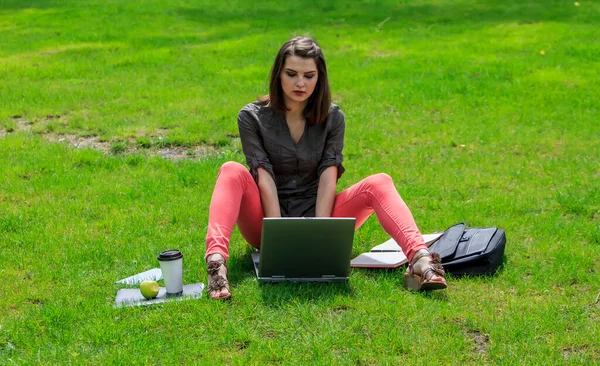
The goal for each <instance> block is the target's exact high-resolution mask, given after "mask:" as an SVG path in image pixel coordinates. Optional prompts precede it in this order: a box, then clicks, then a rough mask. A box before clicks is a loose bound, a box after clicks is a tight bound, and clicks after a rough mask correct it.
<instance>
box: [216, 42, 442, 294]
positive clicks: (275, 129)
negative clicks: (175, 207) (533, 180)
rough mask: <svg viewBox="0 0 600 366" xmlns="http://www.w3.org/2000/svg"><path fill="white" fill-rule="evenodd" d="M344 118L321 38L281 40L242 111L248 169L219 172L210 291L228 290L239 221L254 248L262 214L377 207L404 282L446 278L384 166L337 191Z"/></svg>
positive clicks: (424, 284) (363, 216) (331, 213)
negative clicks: (256, 94) (256, 95)
mask: <svg viewBox="0 0 600 366" xmlns="http://www.w3.org/2000/svg"><path fill="white" fill-rule="evenodd" d="M344 127H345V122H344V114H343V113H342V111H341V110H340V108H339V107H338V106H337V105H335V104H332V103H331V93H330V91H329V82H328V80H327V68H326V66H325V58H324V57H323V53H322V52H321V48H319V46H318V45H317V44H316V42H315V41H314V40H312V39H311V38H307V37H295V38H292V39H290V40H289V41H287V42H285V43H284V44H283V46H282V47H281V49H280V50H279V53H278V54H277V57H276V58H275V62H274V64H273V68H272V70H271V77H270V85H269V95H267V96H264V97H263V98H261V99H260V100H259V101H257V102H254V103H250V104H248V105H247V106H245V107H244V108H242V110H241V111H240V113H239V115H238V128H239V132H240V138H241V140H242V148H243V151H244V155H245V156H246V163H247V164H248V166H249V167H250V171H248V170H247V169H246V168H245V167H244V166H243V165H242V164H239V163H236V162H226V163H225V164H223V166H222V167H221V170H220V171H219V175H218V177H217V182H216V185H215V189H214V192H213V196H212V200H211V203H210V214H209V220H208V233H207V236H206V256H205V259H206V261H207V263H208V292H209V295H210V297H212V298H214V299H224V298H228V297H230V296H231V292H230V289H229V283H228V281H227V266H226V265H225V262H226V261H227V259H228V257H229V250H228V248H229V241H230V238H231V233H232V231H233V228H234V226H235V224H236V223H237V225H238V228H239V230H240V233H241V234H242V236H243V237H244V239H246V241H247V242H248V243H249V244H250V245H252V246H253V247H255V248H260V240H261V230H262V220H263V218H264V217H281V216H288V217H300V216H304V217H309V216H317V217H354V218H356V228H355V229H358V228H359V227H360V226H361V225H362V224H363V223H364V222H365V221H366V220H367V218H368V217H369V216H370V215H371V214H372V213H373V211H375V214H376V215H377V218H378V220H379V222H380V223H381V226H382V227H383V229H384V230H385V231H386V232H387V233H388V234H389V235H390V236H391V237H392V238H394V240H395V241H396V242H397V243H399V245H400V247H401V248H402V251H403V252H404V253H405V254H406V256H407V258H408V260H409V263H410V264H409V266H408V269H407V271H406V273H405V279H406V281H407V285H409V287H411V288H413V289H416V290H432V289H443V288H446V281H445V280H444V270H443V269H442V266H441V264H440V261H439V256H438V255H437V254H436V253H433V255H432V254H431V253H430V252H429V250H428V249H427V246H425V244H424V242H423V238H422V236H421V234H420V232H419V229H418V228H417V225H416V224H415V221H414V219H413V217H412V214H411V212H410V210H409V209H408V207H407V206H406V204H405V203H404V201H403V200H402V198H400V195H399V194H398V191H397V190H396V187H395V186H394V183H393V182H392V179H391V178H390V177H389V176H388V175H386V174H383V173H381V174H375V175H372V176H369V177H367V178H365V179H364V180H362V181H360V182H358V183H357V184H355V185H353V186H351V187H350V188H348V189H346V190H344V191H343V192H340V193H338V194H336V183H337V180H338V179H339V178H340V176H341V175H342V174H343V173H344V167H343V166H342V148H343V145H344Z"/></svg>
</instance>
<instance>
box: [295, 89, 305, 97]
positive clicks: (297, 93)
mask: <svg viewBox="0 0 600 366" xmlns="http://www.w3.org/2000/svg"><path fill="white" fill-rule="evenodd" d="M294 94H296V95H298V96H300V95H304V94H306V92H303V91H299V90H294Z"/></svg>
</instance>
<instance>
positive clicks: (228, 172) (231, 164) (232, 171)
mask: <svg viewBox="0 0 600 366" xmlns="http://www.w3.org/2000/svg"><path fill="white" fill-rule="evenodd" d="M245 173H248V170H246V167H244V166H243V165H242V164H240V163H238V162H237V161H228V162H226V163H224V164H223V165H221V169H220V170H219V175H223V176H240V175H243V174H245Z"/></svg>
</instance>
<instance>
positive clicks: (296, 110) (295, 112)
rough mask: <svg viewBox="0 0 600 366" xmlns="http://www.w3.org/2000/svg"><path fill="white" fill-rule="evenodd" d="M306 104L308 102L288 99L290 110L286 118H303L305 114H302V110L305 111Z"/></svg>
mask: <svg viewBox="0 0 600 366" xmlns="http://www.w3.org/2000/svg"><path fill="white" fill-rule="evenodd" d="M306 104H307V103H306V102H302V103H298V102H294V101H286V103H285V105H286V107H287V108H288V110H287V111H286V112H285V117H286V119H287V120H288V121H289V120H299V119H303V118H304V116H303V115H302V112H303V111H304V107H306Z"/></svg>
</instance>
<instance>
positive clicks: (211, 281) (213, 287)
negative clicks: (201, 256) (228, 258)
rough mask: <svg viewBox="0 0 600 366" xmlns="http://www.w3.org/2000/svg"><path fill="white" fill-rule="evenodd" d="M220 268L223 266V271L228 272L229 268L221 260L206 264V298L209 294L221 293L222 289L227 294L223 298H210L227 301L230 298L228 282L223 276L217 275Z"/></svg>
mask: <svg viewBox="0 0 600 366" xmlns="http://www.w3.org/2000/svg"><path fill="white" fill-rule="evenodd" d="M221 266H225V269H226V270H227V271H228V272H229V268H228V267H227V265H226V264H225V261H223V260H217V261H210V262H208V296H210V293H211V292H214V291H217V292H219V293H220V292H221V291H223V289H226V290H227V291H228V292H229V293H228V294H227V295H225V296H219V297H212V296H210V297H211V298H213V299H215V300H223V299H227V298H229V297H230V296H231V291H229V281H227V279H226V278H225V277H223V276H221V275H220V274H219V270H220V269H221Z"/></svg>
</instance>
